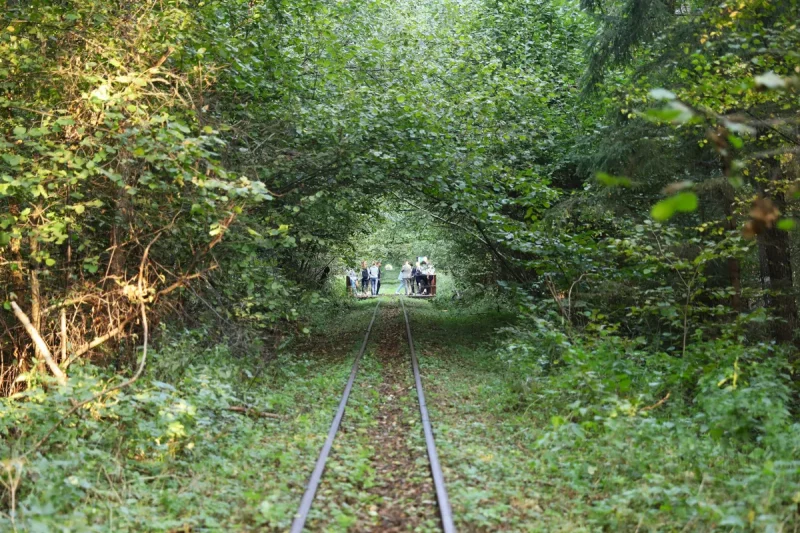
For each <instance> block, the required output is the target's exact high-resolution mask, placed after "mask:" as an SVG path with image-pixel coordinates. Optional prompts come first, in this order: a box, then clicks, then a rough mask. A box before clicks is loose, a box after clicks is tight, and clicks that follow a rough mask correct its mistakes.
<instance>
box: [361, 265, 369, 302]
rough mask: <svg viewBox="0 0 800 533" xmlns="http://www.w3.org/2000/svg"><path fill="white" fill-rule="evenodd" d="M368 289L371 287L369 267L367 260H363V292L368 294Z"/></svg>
mask: <svg viewBox="0 0 800 533" xmlns="http://www.w3.org/2000/svg"><path fill="white" fill-rule="evenodd" d="M368 289H369V269H368V268H367V262H366V261H361V294H363V295H364V296H366V295H367V290H368Z"/></svg>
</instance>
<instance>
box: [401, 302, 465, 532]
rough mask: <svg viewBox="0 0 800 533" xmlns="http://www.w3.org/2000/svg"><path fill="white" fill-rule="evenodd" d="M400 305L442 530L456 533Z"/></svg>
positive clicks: (411, 345) (414, 356)
mask: <svg viewBox="0 0 800 533" xmlns="http://www.w3.org/2000/svg"><path fill="white" fill-rule="evenodd" d="M400 305H401V306H402V307H403V316H404V317H405V319H406V333H407V334H408V349H409V350H410V351H411V368H412V370H413V371H414V382H415V383H416V386H417V398H418V399H419V414H420V417H421V418H422V429H423V431H424V433H425V445H426V446H427V448H428V462H430V465H431V475H432V477H433V485H434V487H435V488H436V501H437V502H438V503H439V515H440V516H441V519H442V529H443V530H444V533H455V530H456V528H455V526H454V525H453V511H452V509H451V508H450V499H449V498H448V496H447V488H445V486H444V473H442V466H441V465H440V464H439V454H437V453H436V442H435V441H434V439H433V428H432V427H431V421H430V418H428V406H427V404H426V403H425V393H424V392H423V391H422V378H421V377H420V374H419V363H418V362H417V352H416V351H415V350H414V339H413V338H412V337H411V324H410V322H409V321H408V313H407V312H406V304H405V303H404V302H403V299H402V298H400Z"/></svg>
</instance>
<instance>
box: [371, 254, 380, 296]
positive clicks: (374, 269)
mask: <svg viewBox="0 0 800 533" xmlns="http://www.w3.org/2000/svg"><path fill="white" fill-rule="evenodd" d="M369 286H370V289H371V290H372V295H373V296H377V295H378V262H377V261H375V262H374V263H372V266H371V267H369Z"/></svg>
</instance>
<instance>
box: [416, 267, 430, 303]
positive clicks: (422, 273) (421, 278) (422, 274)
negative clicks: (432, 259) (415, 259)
mask: <svg viewBox="0 0 800 533" xmlns="http://www.w3.org/2000/svg"><path fill="white" fill-rule="evenodd" d="M418 265H419V266H418V267H417V276H416V279H417V294H419V295H422V294H425V281H426V278H427V275H426V274H427V272H426V267H427V266H428V264H427V263H426V262H425V261H423V262H422V263H418Z"/></svg>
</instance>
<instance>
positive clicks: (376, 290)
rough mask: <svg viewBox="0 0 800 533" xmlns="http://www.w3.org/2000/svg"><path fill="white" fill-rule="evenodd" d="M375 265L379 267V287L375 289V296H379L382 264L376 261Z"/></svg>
mask: <svg viewBox="0 0 800 533" xmlns="http://www.w3.org/2000/svg"><path fill="white" fill-rule="evenodd" d="M375 264H376V265H377V266H378V287H377V288H376V289H375V296H377V295H378V294H380V292H381V262H380V261H376V262H375Z"/></svg>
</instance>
